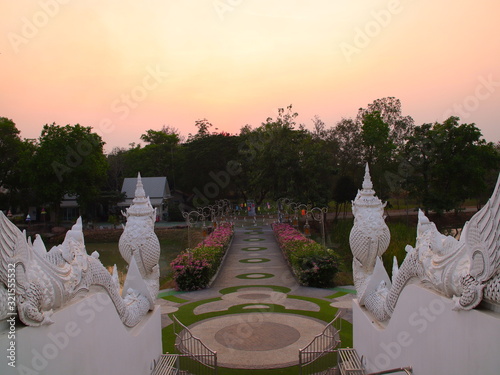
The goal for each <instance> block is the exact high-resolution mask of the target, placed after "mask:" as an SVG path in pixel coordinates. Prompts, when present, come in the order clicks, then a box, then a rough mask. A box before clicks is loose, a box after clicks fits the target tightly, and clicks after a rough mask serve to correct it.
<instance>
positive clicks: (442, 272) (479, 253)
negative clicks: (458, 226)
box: [351, 177, 500, 321]
mask: <svg viewBox="0 0 500 375" xmlns="http://www.w3.org/2000/svg"><path fill="white" fill-rule="evenodd" d="M356 214H357V213H356V212H355V215H356ZM360 219H361V220H364V217H357V218H356V220H358V221H359V220H360ZM418 219H419V221H418V226H417V239H416V244H415V247H412V246H409V245H408V246H406V251H407V255H406V257H405V259H404V261H403V263H402V264H401V267H399V268H398V266H397V261H396V260H395V262H394V266H393V275H392V283H390V282H385V281H384V280H383V273H384V272H385V271H381V272H379V273H377V272H373V273H372V274H367V273H363V272H359V270H360V268H361V270H363V267H364V264H363V263H362V266H361V267H357V268H356V267H354V266H353V271H354V273H355V274H354V278H355V280H361V281H358V284H357V285H356V288H358V285H360V286H361V287H362V289H361V290H360V289H358V293H359V292H361V297H362V298H360V304H361V305H364V306H365V307H366V308H367V309H368V310H369V311H370V312H371V313H373V315H374V316H375V317H376V318H377V319H378V320H380V321H385V320H387V319H389V318H390V317H391V316H392V313H393V311H394V309H395V307H396V303H397V301H398V298H399V295H400V294H401V292H402V291H403V289H404V287H405V286H406V285H408V284H409V283H411V282H422V283H423V285H425V286H427V287H429V288H431V289H433V290H436V291H438V292H440V293H441V294H443V295H444V296H446V297H449V298H453V300H454V302H455V307H454V309H455V310H470V309H473V308H475V307H476V306H477V305H478V304H479V303H480V302H481V301H482V300H485V301H487V302H489V303H491V304H500V177H499V179H498V181H497V185H496V188H495V191H494V192H493V195H492V196H491V198H490V199H489V201H488V202H487V203H486V205H485V206H484V207H483V208H482V209H481V210H480V211H478V212H477V213H476V214H475V215H474V216H473V217H472V218H471V220H470V221H468V222H467V223H466V224H465V225H464V228H463V230H462V233H461V236H460V240H457V239H455V238H454V237H451V236H445V235H443V234H441V233H440V232H439V231H438V230H437V228H436V226H435V224H434V223H432V222H431V221H429V219H428V218H427V217H426V216H425V215H424V213H423V212H422V211H419V217H418ZM353 231H354V228H353ZM351 236H352V234H351ZM359 246H362V245H361V244H359V243H354V242H352V241H351V249H352V251H353V254H355V253H364V252H370V251H375V250H370V249H369V246H368V245H365V248H364V250H363V249H360V248H358V247H359ZM368 259H371V257H368ZM355 262H356V261H355ZM367 264H371V263H367ZM385 276H386V277H387V274H385ZM367 284H370V287H366V285H367ZM363 287H365V288H364V289H363Z"/></svg>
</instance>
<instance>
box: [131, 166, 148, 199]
mask: <svg viewBox="0 0 500 375" xmlns="http://www.w3.org/2000/svg"><path fill="white" fill-rule="evenodd" d="M145 198H146V192H145V191H144V186H143V185H142V178H141V172H139V173H137V184H136V185H135V197H134V203H142V202H143V201H144V199H145Z"/></svg>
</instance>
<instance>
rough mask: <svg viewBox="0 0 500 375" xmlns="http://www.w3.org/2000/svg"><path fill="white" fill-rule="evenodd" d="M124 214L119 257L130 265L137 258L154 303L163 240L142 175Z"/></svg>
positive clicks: (157, 288) (154, 209)
mask: <svg viewBox="0 0 500 375" xmlns="http://www.w3.org/2000/svg"><path fill="white" fill-rule="evenodd" d="M122 214H123V216H125V217H126V218H127V224H126V225H125V228H124V231H123V234H122V235H121V237H120V242H119V243H118V246H119V249H120V254H121V255H122V257H123V259H125V261H126V262H127V263H129V264H130V262H131V260H132V258H133V259H135V262H136V263H137V266H138V267H139V271H140V273H141V276H142V278H143V279H144V281H145V282H146V284H147V286H148V289H149V293H150V296H151V298H152V299H153V300H154V299H155V298H156V295H157V294H158V290H159V277H160V270H159V266H158V261H159V259H160V241H158V237H157V236H156V234H155V231H154V227H155V219H156V208H153V206H151V203H150V201H149V197H146V193H145V191H144V187H143V185H142V180H141V174H140V173H139V174H138V176H137V185H136V188H135V198H134V201H133V204H132V205H131V206H130V208H128V209H127V210H126V212H122Z"/></svg>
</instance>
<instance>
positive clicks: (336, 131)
mask: <svg viewBox="0 0 500 375" xmlns="http://www.w3.org/2000/svg"><path fill="white" fill-rule="evenodd" d="M326 142H327V143H328V145H329V150H330V152H331V153H332V154H333V159H334V160H335V161H336V163H337V164H336V167H337V172H338V175H339V176H350V177H351V178H353V179H354V178H356V177H357V175H358V174H359V173H362V168H363V167H362V166H363V152H362V149H363V138H362V134H361V124H360V123H358V122H356V121H354V120H353V119H350V118H343V119H341V120H340V121H339V122H337V124H336V125H335V127H333V128H332V129H330V130H329V131H328V136H327V137H326ZM358 172H359V173H358Z"/></svg>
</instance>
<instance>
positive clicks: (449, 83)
mask: <svg viewBox="0 0 500 375" xmlns="http://www.w3.org/2000/svg"><path fill="white" fill-rule="evenodd" d="M498 14H500V3H499V2H497V1H490V0H484V1H481V2H477V1H471V0H464V1H459V2H458V1H451V0H443V1H439V2H436V1H430V0H419V1H417V0H408V1H404V0H401V1H398V0H384V1H380V0H359V1H352V0H342V1H341V0H311V1H307V2H306V1H300V0H286V1H285V0H144V1H133V0H121V1H118V0H104V1H103V0H100V1H97V0H86V1H76V0H38V1H18V2H12V1H2V2H1V4H0V21H1V22H0V35H1V38H0V53H1V54H0V77H1V79H0V84H1V88H2V89H1V90H0V116H2V117H8V118H10V119H12V120H13V121H14V122H15V123H16V125H17V127H18V129H19V130H20V131H21V136H22V137H23V138H37V137H38V136H39V135H40V131H41V129H42V126H43V125H44V124H47V123H53V122H55V123H56V124H59V125H66V124H76V123H79V124H81V125H84V126H92V127H93V128H94V130H95V131H96V132H97V133H98V134H100V135H101V136H102V138H103V139H104V141H105V142H106V146H105V149H106V151H108V152H109V151H111V149H112V148H113V147H125V148H128V147H129V144H130V143H132V142H135V143H138V142H140V135H141V134H143V133H145V131H146V130H147V129H155V130H159V129H161V128H162V126H163V125H170V126H172V127H175V128H178V129H179V130H180V132H181V134H182V135H183V136H185V137H186V136H187V135H188V134H189V133H194V132H196V128H195V126H194V124H195V121H196V120H198V119H203V118H207V119H208V120H209V121H210V122H211V123H212V124H213V125H214V128H217V129H218V131H226V132H229V133H239V130H240V128H241V127H242V126H244V125H246V124H250V125H252V126H253V127H257V126H259V125H260V124H261V123H262V122H263V121H265V120H266V118H267V117H275V116H276V113H277V109H278V108H280V107H286V106H288V105H290V104H292V105H293V109H294V111H296V112H298V113H299V117H298V122H299V123H303V124H305V125H306V127H308V128H312V121H311V119H312V118H313V117H314V116H315V115H317V116H319V117H320V118H321V119H322V120H323V121H324V122H325V123H326V125H327V126H328V127H330V126H333V125H335V123H336V122H337V121H339V120H340V119H341V118H342V117H355V116H356V113H357V110H358V108H360V107H365V106H366V105H367V104H369V103H371V102H372V101H373V100H375V99H378V98H383V97H386V96H394V97H396V98H398V99H400V100H401V102H402V106H403V115H410V116H412V117H413V118H414V119H415V123H416V124H417V125H420V124H423V123H429V122H435V121H442V120H443V119H444V118H446V117H449V116H450V115H456V116H459V117H460V118H461V122H465V123H472V122H473V123H475V124H476V125H477V126H478V127H479V128H480V129H481V131H482V133H483V136H484V138H485V139H486V140H487V141H492V142H497V141H500V127H499V120H500V106H499V103H500V24H499V23H498V20H497V18H498ZM214 130H215V129H214Z"/></svg>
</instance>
